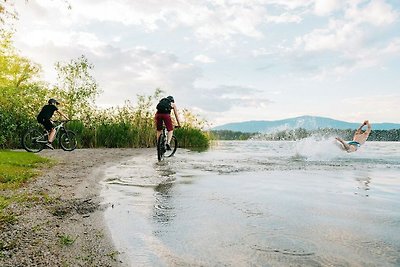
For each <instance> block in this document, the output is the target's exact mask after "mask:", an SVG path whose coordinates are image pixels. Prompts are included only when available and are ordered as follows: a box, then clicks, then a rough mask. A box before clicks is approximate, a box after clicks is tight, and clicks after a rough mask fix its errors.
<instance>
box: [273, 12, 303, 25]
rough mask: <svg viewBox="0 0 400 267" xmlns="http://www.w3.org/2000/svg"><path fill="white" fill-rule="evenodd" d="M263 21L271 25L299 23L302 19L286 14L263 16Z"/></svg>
mask: <svg viewBox="0 0 400 267" xmlns="http://www.w3.org/2000/svg"><path fill="white" fill-rule="evenodd" d="M265 19H266V20H267V21H268V22H273V23H300V22H301V21H302V18H301V17H300V16H299V15H293V14H290V13H287V12H285V13H282V14H280V15H278V16H272V15H267V16H265Z"/></svg>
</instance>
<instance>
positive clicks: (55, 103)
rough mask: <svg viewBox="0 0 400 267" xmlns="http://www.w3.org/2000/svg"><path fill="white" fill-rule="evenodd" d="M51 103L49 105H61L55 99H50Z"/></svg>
mask: <svg viewBox="0 0 400 267" xmlns="http://www.w3.org/2000/svg"><path fill="white" fill-rule="evenodd" d="M47 103H49V105H58V104H60V103H59V102H58V101H57V100H55V99H54V98H50V99H49V101H48V102H47Z"/></svg>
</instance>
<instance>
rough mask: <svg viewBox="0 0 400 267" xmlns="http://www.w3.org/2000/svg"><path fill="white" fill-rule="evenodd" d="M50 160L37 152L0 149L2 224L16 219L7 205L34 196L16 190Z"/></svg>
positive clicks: (0, 212) (0, 220)
mask: <svg viewBox="0 0 400 267" xmlns="http://www.w3.org/2000/svg"><path fill="white" fill-rule="evenodd" d="M44 163H50V160H48V159H45V158H42V157H40V156H38V155H36V154H32V153H27V152H15V151H7V150H0V226H1V224H3V223H10V222H13V221H14V220H15V217H14V215H13V214H12V213H10V212H8V211H7V207H8V206H9V205H10V204H12V203H14V202H21V201H26V200H28V199H29V198H32V197H34V196H23V195H19V194H17V193H16V190H17V189H18V188H20V187H21V186H23V184H24V183H25V182H26V181H27V180H29V179H30V178H32V177H35V176H36V175H37V174H38V171H37V168H38V167H39V166H40V165H41V164H44Z"/></svg>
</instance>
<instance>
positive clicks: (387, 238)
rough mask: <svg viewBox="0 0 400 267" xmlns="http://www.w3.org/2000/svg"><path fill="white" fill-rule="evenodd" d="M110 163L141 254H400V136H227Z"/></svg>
mask: <svg viewBox="0 0 400 267" xmlns="http://www.w3.org/2000/svg"><path fill="white" fill-rule="evenodd" d="M145 154H146V155H147V156H142V157H134V158H132V159H130V160H128V161H126V162H121V163H120V164H119V165H117V166H114V167H111V168H109V169H107V170H106V181H105V187H104V190H103V191H102V195H103V196H104V198H105V202H106V203H109V205H108V208H107V209H106V211H105V218H106V221H107V224H108V226H109V229H110V231H111V234H112V237H113V239H114V240H115V243H116V246H117V249H118V251H120V252H122V257H123V258H124V259H125V261H129V265H131V266H176V265H178V266H252V265H253V266H294V265H295V266H400V143H393V142H391V143H385V142H367V143H366V144H365V145H364V146H362V147H361V148H360V150H359V151H357V152H356V153H350V154H349V153H345V152H343V151H341V150H339V149H338V147H337V146H336V145H335V144H334V143H333V142H332V141H327V140H314V139H305V140H301V141H297V142H267V141H241V142H228V141H224V142H218V143H217V144H216V145H215V146H213V147H212V148H211V149H209V150H208V151H206V152H201V153H199V152H191V151H188V150H184V149H179V150H178V152H177V154H176V156H175V157H173V158H170V159H167V160H165V161H163V162H161V163H158V162H157V160H156V154H155V151H153V150H149V151H147V152H146V153H145Z"/></svg>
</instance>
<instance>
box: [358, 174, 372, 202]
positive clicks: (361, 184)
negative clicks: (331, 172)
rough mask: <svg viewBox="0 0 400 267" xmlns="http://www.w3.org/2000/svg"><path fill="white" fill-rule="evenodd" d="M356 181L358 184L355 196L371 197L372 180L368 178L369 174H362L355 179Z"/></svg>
mask: <svg viewBox="0 0 400 267" xmlns="http://www.w3.org/2000/svg"><path fill="white" fill-rule="evenodd" d="M355 180H356V181H357V183H358V185H357V191H356V192H355V194H356V195H360V196H363V197H369V196H370V190H371V181H372V178H371V177H370V176H368V174H362V175H360V176H359V177H355Z"/></svg>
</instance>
